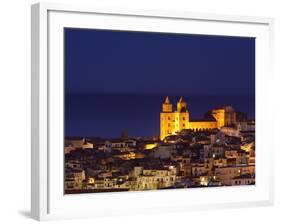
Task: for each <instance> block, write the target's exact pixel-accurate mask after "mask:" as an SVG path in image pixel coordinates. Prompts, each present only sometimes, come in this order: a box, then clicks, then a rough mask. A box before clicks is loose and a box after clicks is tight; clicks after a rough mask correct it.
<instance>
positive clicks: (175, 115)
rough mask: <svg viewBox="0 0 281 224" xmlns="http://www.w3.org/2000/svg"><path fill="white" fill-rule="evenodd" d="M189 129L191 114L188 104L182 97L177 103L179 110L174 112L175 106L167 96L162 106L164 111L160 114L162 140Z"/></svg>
mask: <svg viewBox="0 0 281 224" xmlns="http://www.w3.org/2000/svg"><path fill="white" fill-rule="evenodd" d="M188 128H189V113H188V111H187V104H186V102H185V101H184V100H183V99H182V97H181V98H180V99H179V101H178V102H177V109H176V110H175V111H173V105H172V104H171V102H170V100H169V97H168V96H167V97H166V99H165V102H164V103H163V104H162V111H161V113H160V140H164V139H165V137H167V136H169V135H174V134H176V133H177V132H179V131H181V130H182V129H188Z"/></svg>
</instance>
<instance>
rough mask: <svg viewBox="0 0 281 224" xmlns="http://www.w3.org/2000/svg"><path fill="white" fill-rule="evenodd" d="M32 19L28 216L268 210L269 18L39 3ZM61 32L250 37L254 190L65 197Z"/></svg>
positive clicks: (270, 160)
mask: <svg viewBox="0 0 281 224" xmlns="http://www.w3.org/2000/svg"><path fill="white" fill-rule="evenodd" d="M31 15H32V21H31V26H32V40H31V41H32V67H31V68H32V150H31V154H32V157H31V158H32V166H31V177H32V183H31V193H32V197H31V214H32V217H33V218H34V219H37V220H50V219H66V218H81V217H100V216H114V215H126V214H128V213H129V214H140V213H154V212H177V211H186V210H191V209H213V208H233V207H248V206H264V205H272V204H273V198H274V196H273V180H274V177H273V164H272V163H273V146H272V143H271V142H272V141H270V139H271V136H270V133H269V132H267V131H266V130H269V129H270V128H271V127H270V125H271V124H272V122H273V120H272V119H273V118H272V117H271V116H270V108H269V106H268V100H267V99H268V98H269V97H270V92H269V90H270V86H271V83H270V82H271V78H272V75H273V74H272V70H271V68H272V64H271V63H272V60H273V59H272V49H273V40H272V37H273V34H272V32H273V22H274V21H273V19H272V18H263V17H251V16H233V15H216V14H203V13H191V12H169V11H156V10H155V11H154V10H153V11H151V10H125V9H108V8H106V9H101V8H96V7H92V6H79V5H64V4H50V3H38V4H35V5H32V7H31ZM63 27H78V28H79V27H81V28H103V29H119V30H136V31H158V32H164V31H165V32H175V33H193V34H211V35H232V36H254V37H256V40H257V42H256V122H257V127H256V136H257V139H256V140H257V142H256V147H257V158H256V161H257V162H256V163H257V165H256V172H257V174H256V175H257V181H256V185H255V186H243V187H242V186H241V187H227V188H210V189H190V190H189V189H183V190H172V191H169V190H165V191H159V192H156V191H149V192H132V193H131V192H129V193H124V192H122V193H100V194H83V195H63V162H64V161H63V145H62V143H63V138H62V136H63V130H62V122H63V113H62V111H63V106H62V105H63V38H62V37H63V36H62V34H63V32H62V31H63Z"/></svg>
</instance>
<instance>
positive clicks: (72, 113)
mask: <svg viewBox="0 0 281 224" xmlns="http://www.w3.org/2000/svg"><path fill="white" fill-rule="evenodd" d="M165 97H166V96H165V95H138V94H130V95H129V94H76V95H75V94H66V95H65V136H66V137H74V136H76V137H78V136H80V137H81V136H83V137H102V138H118V137H120V136H121V133H122V132H123V131H124V130H125V129H126V130H127V131H128V134H129V136H130V137H149V136H158V135H159V125H160V124H159V120H160V119H159V113H160V112H161V107H162V103H163V102H164V100H165ZM169 97H170V100H171V102H172V103H173V105H174V109H175V107H176V102H177V99H178V98H179V97H180V96H169ZM183 98H184V100H185V101H186V102H187V107H188V111H189V113H190V118H191V119H192V118H202V117H203V116H204V114H205V113H206V112H207V111H209V110H211V109H213V108H216V107H219V106H227V105H230V106H232V107H234V108H235V109H236V110H237V111H241V112H244V113H246V114H247V116H248V118H250V119H254V118H255V97H245V96H223V97H220V96H183Z"/></svg>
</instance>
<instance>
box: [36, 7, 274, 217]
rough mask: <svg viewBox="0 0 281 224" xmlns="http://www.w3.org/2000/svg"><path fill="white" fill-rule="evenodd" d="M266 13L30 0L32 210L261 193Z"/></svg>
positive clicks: (266, 120)
mask: <svg viewBox="0 0 281 224" xmlns="http://www.w3.org/2000/svg"><path fill="white" fill-rule="evenodd" d="M272 26H273V20H272V19H271V18H258V17H247V16H229V15H213V14H200V13H187V12H166V11H149V10H148V11H146V10H121V9H97V8H91V7H86V6H85V7H83V6H73V5H57V4H48V3H44V4H41V3H40V4H35V5H33V6H32V199H31V200H32V203H31V204H32V208H31V210H32V217H34V218H35V219H38V220H46V219H58V218H76V217H98V216H109V215H120V214H121V215H126V214H128V213H129V214H137V213H151V212H168V211H170V212H175V211H186V210H189V209H206V208H224V207H245V206H258V205H270V204H272V202H273V189H272V181H273V176H272V172H273V170H272V151H273V147H272V143H271V142H272V141H271V136H270V133H269V132H268V131H267V130H270V125H271V124H272V120H271V119H272V118H271V116H270V105H269V103H268V99H269V93H268V91H269V88H270V78H271V75H272V74H271V73H272V72H271V67H272V66H271V61H272V56H271V50H272V44H273V43H272V29H273V28H272Z"/></svg>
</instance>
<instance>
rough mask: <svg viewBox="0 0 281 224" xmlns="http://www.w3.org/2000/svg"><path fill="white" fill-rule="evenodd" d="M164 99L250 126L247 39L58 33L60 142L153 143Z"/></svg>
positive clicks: (251, 55) (251, 44) (250, 47)
mask: <svg viewBox="0 0 281 224" xmlns="http://www.w3.org/2000/svg"><path fill="white" fill-rule="evenodd" d="M166 95H170V96H171V99H172V100H173V103H176V100H177V98H178V97H179V96H184V97H185V99H186V101H187V103H188V107H189V111H190V114H191V117H197V118H198V117H202V116H203V114H204V113H205V112H206V110H207V109H212V108H214V107H216V106H223V105H232V106H234V107H235V108H236V109H238V110H241V111H243V112H245V113H247V114H248V116H249V117H251V118H254V115H255V102H254V101H255V100H254V99H255V98H254V97H255V39H254V38H249V37H226V36H207V35H188V34H170V33H169V34H168V33H147V32H129V31H108V30H93V29H88V30H87V29H72V28H66V29H65V133H66V136H100V137H119V135H120V133H121V132H122V130H124V129H127V130H128V131H129V134H130V135H132V136H150V135H157V134H158V132H159V112H160V110H161V103H162V101H163V100H164V98H165V96H166ZM189 105H190V106H189Z"/></svg>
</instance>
